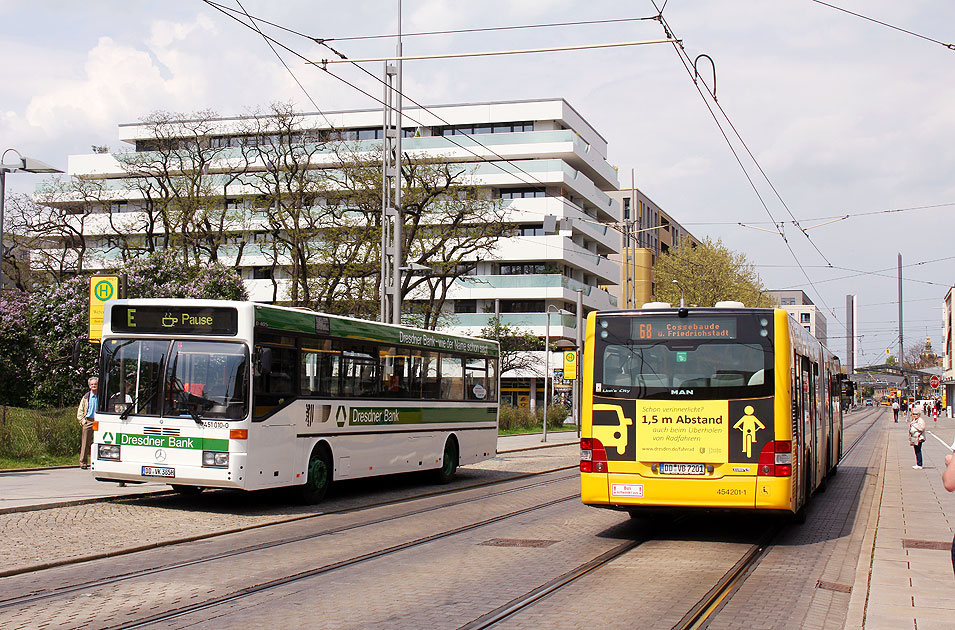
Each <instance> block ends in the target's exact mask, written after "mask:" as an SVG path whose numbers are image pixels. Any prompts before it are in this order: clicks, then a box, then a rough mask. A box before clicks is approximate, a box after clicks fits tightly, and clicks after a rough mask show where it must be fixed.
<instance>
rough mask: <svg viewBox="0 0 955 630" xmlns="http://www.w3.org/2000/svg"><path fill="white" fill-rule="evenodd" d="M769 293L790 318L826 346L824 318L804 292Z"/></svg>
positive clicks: (826, 336) (826, 327) (826, 331)
mask: <svg viewBox="0 0 955 630" xmlns="http://www.w3.org/2000/svg"><path fill="white" fill-rule="evenodd" d="M769 293H770V295H772V296H773V297H774V298H776V299H777V300H779V305H780V306H781V307H782V308H783V309H785V310H786V312H788V313H789V316H790V317H792V318H793V319H795V320H796V321H797V322H799V323H800V325H802V327H803V328H805V329H806V330H808V331H809V333H810V334H811V335H812V336H813V337H815V338H816V339H818V340H819V341H820V342H821V343H822V344H823V345H828V343H827V340H828V330H827V329H828V325H827V323H826V316H825V315H824V314H823V312H822V311H821V310H820V309H819V307H818V306H816V305H815V304H813V303H812V300H810V299H809V296H808V295H806V292H805V291H800V290H787V291H770V292H769Z"/></svg>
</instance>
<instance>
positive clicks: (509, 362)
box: [478, 316, 544, 375]
mask: <svg viewBox="0 0 955 630" xmlns="http://www.w3.org/2000/svg"><path fill="white" fill-rule="evenodd" d="M478 337H483V338H484V339H492V340H494V341H497V342H499V343H500V346H501V355H500V370H501V374H502V375H503V374H505V373H507V372H510V371H511V370H525V369H530V368H535V367H538V366H540V365H542V364H543V363H544V360H543V358H542V354H534V351H538V352H539V351H542V350H543V349H544V342H543V340H542V339H541V338H540V337H538V336H537V335H535V334H533V333H532V332H530V331H527V330H521V329H519V328H517V327H515V326H511V325H510V324H505V323H503V322H502V321H501V318H500V317H498V316H495V317H492V318H491V319H490V320H489V321H488V325H487V326H485V327H484V328H482V329H481V332H480V333H479V334H478Z"/></svg>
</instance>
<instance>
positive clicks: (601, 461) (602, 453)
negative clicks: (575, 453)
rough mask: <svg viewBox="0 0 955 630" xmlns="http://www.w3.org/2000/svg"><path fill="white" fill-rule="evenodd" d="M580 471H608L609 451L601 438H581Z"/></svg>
mask: <svg viewBox="0 0 955 630" xmlns="http://www.w3.org/2000/svg"><path fill="white" fill-rule="evenodd" d="M580 472H596V473H605V472H607V451H606V450H605V449H604V445H603V444H601V443H600V440H598V439H596V438H581V439H580Z"/></svg>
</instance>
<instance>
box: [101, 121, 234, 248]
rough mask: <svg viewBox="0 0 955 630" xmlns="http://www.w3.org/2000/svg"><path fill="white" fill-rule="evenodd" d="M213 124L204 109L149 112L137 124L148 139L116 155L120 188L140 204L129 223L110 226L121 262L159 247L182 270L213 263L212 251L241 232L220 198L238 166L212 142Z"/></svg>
mask: <svg viewBox="0 0 955 630" xmlns="http://www.w3.org/2000/svg"><path fill="white" fill-rule="evenodd" d="M217 118H218V115H217V114H216V113H215V112H213V111H209V110H205V111H200V112H196V113H194V114H191V115H186V114H181V113H169V112H162V111H157V112H153V113H152V114H150V115H149V116H147V117H146V118H145V119H143V120H142V121H141V124H142V125H144V126H145V127H147V128H148V129H149V131H150V136H151V138H150V140H148V141H144V142H142V144H141V145H138V146H137V150H136V151H134V152H130V153H125V154H122V155H119V156H117V159H118V160H119V162H120V164H121V165H122V167H123V168H124V170H125V171H126V173H127V175H128V177H127V178H126V179H125V180H124V182H125V184H126V186H127V187H128V188H129V190H130V191H131V192H133V193H134V194H135V195H136V196H137V197H139V198H140V199H141V201H138V202H137V205H136V206H135V210H137V211H138V212H137V213H136V214H135V215H134V218H132V219H129V218H127V219H125V220H123V221H121V222H120V223H119V224H118V225H116V226H114V229H115V230H116V233H117V235H118V236H120V237H123V238H124V239H125V241H124V249H125V251H126V254H125V256H124V257H127V256H131V257H134V256H135V253H132V252H135V251H136V250H139V251H146V252H152V251H155V250H156V249H159V248H164V249H175V250H177V251H178V252H179V254H180V258H181V260H182V261H183V262H184V263H186V264H187V265H190V264H198V263H200V262H202V261H206V260H209V261H212V262H216V261H218V260H219V255H220V248H222V247H223V246H226V245H229V244H231V243H233V242H234V241H235V238H236V236H237V232H238V233H239V235H241V234H242V233H243V232H244V230H243V227H244V226H243V223H242V218H243V217H242V216H241V212H238V213H237V212H236V208H234V207H233V206H232V205H230V203H229V200H228V197H227V193H228V189H229V186H230V185H233V184H236V183H237V182H240V181H241V178H242V177H243V175H244V173H245V172H246V167H245V164H243V163H242V162H241V160H239V161H238V162H237V161H236V160H234V159H233V160H228V159H227V158H232V157H234V156H233V153H234V152H231V153H230V151H231V149H230V148H229V147H230V144H227V143H224V142H222V141H220V140H219V138H220V137H221V136H216V133H217V132H218V133H221V132H220V131H219V129H218V127H217V126H216V119H217ZM240 157H241V155H240ZM222 164H228V167H227V168H223V166H222ZM111 216H112V215H111ZM233 264H236V265H237V264H238V261H237V260H235V261H234V263H233Z"/></svg>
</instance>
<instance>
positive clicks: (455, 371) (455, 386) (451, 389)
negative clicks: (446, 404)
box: [441, 354, 464, 400]
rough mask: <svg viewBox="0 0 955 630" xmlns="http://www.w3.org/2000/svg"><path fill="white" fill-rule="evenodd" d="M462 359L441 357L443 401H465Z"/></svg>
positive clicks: (447, 356) (444, 355) (445, 355)
mask: <svg viewBox="0 0 955 630" xmlns="http://www.w3.org/2000/svg"><path fill="white" fill-rule="evenodd" d="M463 367H464V366H463V365H462V364H461V357H456V356H451V355H447V354H442V355H441V400H464V371H463Z"/></svg>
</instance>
